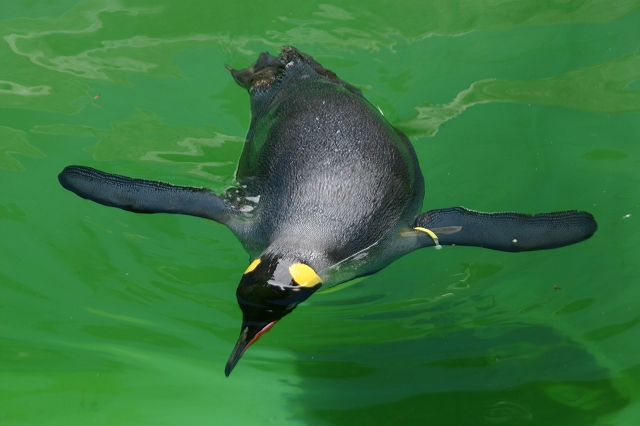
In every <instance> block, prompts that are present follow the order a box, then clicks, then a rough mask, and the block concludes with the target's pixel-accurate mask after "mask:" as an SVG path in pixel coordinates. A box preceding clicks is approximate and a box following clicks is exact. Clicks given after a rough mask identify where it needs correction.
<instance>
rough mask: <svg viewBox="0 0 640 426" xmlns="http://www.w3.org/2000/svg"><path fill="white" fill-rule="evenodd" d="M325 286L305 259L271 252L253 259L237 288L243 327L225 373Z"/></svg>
mask: <svg viewBox="0 0 640 426" xmlns="http://www.w3.org/2000/svg"><path fill="white" fill-rule="evenodd" d="M321 285H322V280H321V279H320V277H319V276H318V275H317V274H316V272H315V271H314V270H313V268H311V267H310V266H309V265H306V264H304V263H301V262H296V261H292V260H289V259H285V258H278V257H275V256H270V255H265V256H262V257H260V258H258V259H256V260H254V261H253V262H251V264H250V265H249V267H248V268H247V270H246V271H245V273H244V275H243V276H242V280H241V281H240V285H238V289H237V290H236V296H237V297H238V304H239V305H240V309H241V310H242V328H241V329H240V338H238V342H237V343H236V346H235V348H233V352H231V356H230V357H229V361H227V366H226V367H225V370H224V372H225V374H226V375H227V376H229V374H231V370H233V367H235V365H236V364H237V363H238V361H239V360H240V357H241V356H242V354H243V353H244V351H245V350H247V348H248V347H249V346H250V345H251V344H252V343H253V342H255V341H256V340H258V339H259V338H260V336H262V334H264V333H266V332H267V331H269V330H270V329H271V327H273V325H274V324H275V323H276V322H277V321H278V320H279V319H280V318H282V317H284V316H285V315H287V314H288V313H290V312H291V311H293V310H294V309H295V307H296V306H297V305H298V303H300V302H302V301H304V300H305V299H307V298H308V297H309V296H311V295H312V294H313V293H314V292H315V291H316V290H318V289H319V288H320V286H321Z"/></svg>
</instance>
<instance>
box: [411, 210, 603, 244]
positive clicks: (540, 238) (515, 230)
mask: <svg viewBox="0 0 640 426" xmlns="http://www.w3.org/2000/svg"><path fill="white" fill-rule="evenodd" d="M413 229H415V230H417V231H422V232H423V233H424V235H423V236H422V242H423V247H424V246H433V245H436V247H437V246H438V243H439V244H443V245H462V246H477V247H484V248H489V249H493V250H502V251H511V252H517V251H529V250H543V249H550V248H556V247H563V246H566V245H569V244H574V243H577V242H580V241H583V240H586V239H587V238H589V237H590V236H591V235H593V233H594V232H596V229H598V225H597V223H596V221H595V219H594V218H593V216H592V215H591V214H590V213H587V212H579V211H575V210H572V211H565V212H556V213H539V214H522V213H481V212H476V211H472V210H467V209H465V208H463V207H452V208H448V209H441V210H431V211H428V212H426V213H422V214H421V215H420V216H418V217H417V218H416V220H415V222H414V225H413Z"/></svg>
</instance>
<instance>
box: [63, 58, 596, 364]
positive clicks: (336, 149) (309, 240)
mask: <svg viewBox="0 0 640 426" xmlns="http://www.w3.org/2000/svg"><path fill="white" fill-rule="evenodd" d="M229 69H230V70H231V73H232V75H233V77H234V79H235V80H236V82H237V83H238V84H239V85H240V86H242V87H244V88H246V89H247V90H248V91H249V93H250V95H251V114H252V121H251V125H250V128H249V131H248V134H247V139H246V142H245V146H244V149H243V152H242V155H241V158H240V161H239V164H238V169H237V172H236V180H237V181H238V186H237V187H233V188H230V189H229V190H228V191H227V192H226V194H225V196H224V197H220V196H218V195H216V194H214V193H213V192H211V191H209V190H206V189H197V188H190V187H179V186H173V185H169V184H165V183H161V182H153V181H146V180H140V179H131V178H127V177H124V176H118V175H112V174H108V173H104V172H100V171H97V170H94V169H90V168H87V167H81V166H69V167H67V168H65V170H64V171H63V172H62V173H61V174H60V176H59V179H60V182H61V184H62V185H63V186H64V187H65V188H67V189H69V190H71V191H73V192H75V193H76V194H78V195H80V196H81V197H84V198H87V199H91V200H93V201H96V202H99V203H101V204H104V205H108V206H114V207H119V208H122V209H125V210H130V211H134V212H139V213H179V214H189V215H194V216H200V217H205V218H208V219H212V220H215V221H218V222H220V223H223V224H225V225H227V226H228V227H229V228H230V229H231V230H232V231H233V232H234V234H235V235H236V236H237V237H238V239H239V240H240V241H241V242H242V244H243V246H244V247H245V249H246V250H247V252H249V254H250V257H251V263H250V265H249V267H248V268H247V270H246V271H245V273H244V275H243V277H242V280H241V282H240V285H239V287H238V290H237V296H238V302H239V304H240V307H241V309H242V311H243V324H242V328H241V334H240V338H239V340H238V343H237V344H236V347H235V349H234V351H233V353H232V355H231V357H230V359H229V362H228V363H227V367H226V370H225V373H226V374H227V375H228V374H229V373H230V372H231V370H232V369H233V367H234V366H235V364H236V363H237V361H238V360H239V358H240V357H241V355H242V353H243V352H244V351H245V350H246V348H248V347H249V345H251V344H252V343H253V342H254V341H255V340H257V338H259V337H260V336H261V335H262V334H263V333H264V332H266V331H268V330H269V329H270V328H271V326H273V324H274V323H275V322H276V321H278V320H279V319H280V318H282V317H283V316H285V315H287V314H288V313H290V312H291V311H292V310H293V309H294V308H295V306H296V305H297V304H298V303H300V302H301V301H303V300H305V299H306V298H307V297H309V296H310V295H311V294H312V293H313V292H315V291H316V290H317V289H318V288H320V286H323V287H329V286H332V285H336V284H339V283H342V282H345V281H348V280H351V279H353V278H356V277H358V276H363V275H368V274H372V273H374V272H376V271H378V270H380V269H382V268H384V267H385V266H386V265H388V264H389V263H391V262H393V261H394V260H395V259H397V258H398V257H400V256H402V255H404V254H406V253H409V252H411V251H413V250H415V249H417V248H420V247H424V246H434V245H435V246H436V247H440V246H439V244H448V245H456V244H457V245H474V246H481V247H487V248H492V249H496V250H504V251H524V250H537V249H546V248H554V247H560V246H564V245H567V244H572V243H575V242H578V241H582V240H584V239H586V238H588V237H589V236H591V235H592V234H593V233H594V232H595V230H596V228H597V225H596V222H595V220H594V219H593V217H592V216H591V215H590V214H589V213H586V212H576V211H569V212H559V213H544V214H537V215H523V214H518V213H479V212H474V211H470V210H466V209H464V208H462V207H454V208H450V209H443V210H432V211H429V212H426V213H423V214H420V209H421V207H422V201H423V197H424V181H423V177H422V173H421V171H420V167H419V165H418V161H417V158H416V155H415V152H414V150H413V147H412V146H411V144H410V142H409V140H408V139H407V137H406V136H405V135H404V134H402V133H401V132H400V131H398V130H397V129H395V128H394V127H393V126H391V125H390V124H389V123H388V122H387V121H386V120H385V119H384V117H383V116H382V115H381V114H380V112H379V111H378V110H377V109H376V108H375V107H373V106H372V105H371V104H370V103H369V102H368V101H366V100H365V99H364V98H363V97H362V94H361V93H360V91H359V90H357V89H356V88H355V87H353V86H351V85H349V84H348V83H345V82H343V81H342V80H340V79H339V78H338V77H337V76H336V75H335V74H334V73H333V72H331V71H329V70H327V69H325V68H323V67H322V66H321V65H320V64H318V63H317V62H316V61H315V60H313V58H311V57H310V56H308V55H305V54H303V53H301V52H299V51H298V50H297V49H295V48H292V47H286V48H283V52H282V53H281V54H280V55H279V56H278V57H274V56H271V55H269V54H267V53H262V54H261V55H260V57H259V58H258V60H257V61H256V63H254V64H253V65H252V66H251V67H250V68H247V69H245V70H240V71H236V70H233V69H231V68H229Z"/></svg>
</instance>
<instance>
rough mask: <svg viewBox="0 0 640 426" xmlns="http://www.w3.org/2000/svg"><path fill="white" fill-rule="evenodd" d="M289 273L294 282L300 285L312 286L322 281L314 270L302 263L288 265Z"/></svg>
mask: <svg viewBox="0 0 640 426" xmlns="http://www.w3.org/2000/svg"><path fill="white" fill-rule="evenodd" d="M289 273H290V274H291V277H292V278H293V280H294V281H295V282H296V284H298V285H299V286H301V287H313V286H315V285H316V284H320V283H322V279H321V278H320V277H319V276H318V274H316V271H314V270H313V268H312V267H311V266H309V265H305V264H304V263H294V264H293V265H291V266H289Z"/></svg>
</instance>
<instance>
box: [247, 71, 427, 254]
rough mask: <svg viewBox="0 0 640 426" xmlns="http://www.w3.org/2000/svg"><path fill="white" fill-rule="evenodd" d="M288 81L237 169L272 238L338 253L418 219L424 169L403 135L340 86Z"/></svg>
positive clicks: (257, 216) (257, 127)
mask: <svg viewBox="0 0 640 426" xmlns="http://www.w3.org/2000/svg"><path fill="white" fill-rule="evenodd" d="M287 83H288V82H286V81H285V82H283V86H284V87H282V88H281V89H280V92H279V93H278V94H277V96H275V97H274V98H273V100H272V102H271V105H270V106H269V108H268V109H267V110H266V111H265V112H264V114H263V115H262V116H261V117H260V119H259V120H256V122H255V128H254V129H253V130H252V132H251V138H250V139H249V140H248V141H247V142H246V146H245V150H244V152H243V155H242V158H241V161H240V164H239V167H238V172H237V179H238V181H239V183H240V184H241V185H246V188H247V192H248V193H249V194H251V196H253V197H256V198H257V197H259V203H258V205H257V208H256V211H255V221H256V225H257V226H259V227H260V228H261V229H262V233H263V234H266V235H265V237H266V239H267V240H268V244H269V245H271V246H273V243H274V241H277V240H279V239H280V240H282V241H286V243H283V244H284V245H291V244H293V243H294V242H296V241H298V242H300V243H306V244H309V246H310V247H314V250H318V249H320V250H322V249H324V250H325V251H326V252H328V253H330V254H331V257H333V258H334V259H336V260H339V259H341V258H343V257H345V256H348V255H351V254H353V253H354V252H357V251H359V250H362V249H364V248H366V247H368V246H370V245H372V244H374V243H375V242H376V241H378V240H380V239H381V238H382V237H384V235H385V234H387V233H388V232H389V231H390V230H391V229H393V228H395V227H396V226H397V223H398V222H399V221H401V220H403V219H404V218H405V216H406V217H407V221H410V220H412V219H413V217H414V216H415V214H416V212H417V209H419V208H420V205H419V204H421V200H422V176H421V174H420V170H419V168H418V165H417V160H416V158H415V153H414V152H413V148H412V147H411V145H410V143H409V141H408V140H407V139H406V137H405V136H404V135H403V134H402V133H400V132H399V131H397V130H396V129H395V128H394V127H393V126H391V125H390V124H389V123H388V122H387V121H386V119H385V118H384V117H383V116H382V115H381V114H380V112H379V111H378V110H376V109H375V108H374V107H373V106H372V105H371V104H370V103H369V102H368V101H366V100H365V99H364V98H362V97H361V96H359V95H358V94H354V93H353V92H351V91H350V90H348V89H346V88H344V87H342V86H340V85H338V84H335V83H332V82H329V81H327V80H324V79H322V78H309V79H306V80H305V79H304V78H303V79H297V80H296V79H294V80H293V82H292V83H289V87H287Z"/></svg>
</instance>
